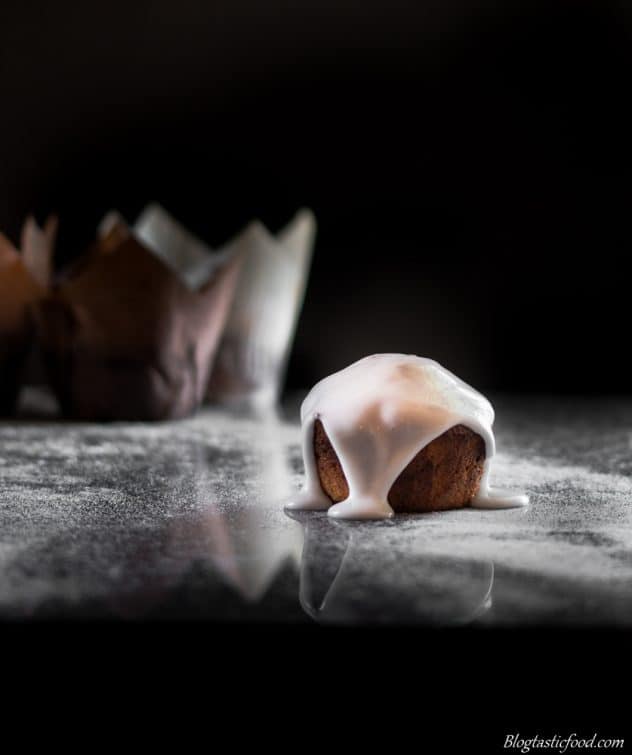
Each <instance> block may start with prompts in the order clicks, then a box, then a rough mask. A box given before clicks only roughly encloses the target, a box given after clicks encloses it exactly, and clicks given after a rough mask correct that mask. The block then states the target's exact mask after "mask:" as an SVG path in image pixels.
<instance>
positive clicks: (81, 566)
mask: <svg viewBox="0 0 632 755" xmlns="http://www.w3.org/2000/svg"><path fill="white" fill-rule="evenodd" d="M492 398H493V399H494V403H495V406H496V410H497V420H496V434H497V446H498V455H497V458H496V460H495V464H494V468H493V480H492V481H493V483H494V484H498V485H500V486H503V487H517V488H522V489H526V490H527V491H528V493H529V495H530V496H531V503H530V505H529V506H528V507H527V508H525V509H511V510H502V511H483V510H474V509H465V510H460V511H450V512H442V513H431V514H424V515H416V516H412V515H410V516H397V517H395V518H394V519H392V520H390V521H384V522H366V523H358V522H345V521H334V520H330V519H328V517H327V516H326V514H323V513H303V514H293V515H292V516H289V515H288V514H287V513H286V512H285V511H284V509H283V502H284V501H285V500H287V499H288V497H289V496H291V495H292V492H293V491H296V490H297V489H298V488H299V487H300V484H301V480H302V471H303V464H302V459H301V453H300V448H299V439H300V434H299V426H298V423H297V410H296V403H295V402H292V403H291V404H290V405H288V406H287V407H285V409H284V410H283V411H280V412H275V413H270V414H269V415H266V416H259V417H254V416H247V415H235V414H231V413H230V412H229V411H227V410H221V409H212V408H205V409H204V410H203V411H201V412H199V413H198V414H197V415H196V416H195V417H193V418H191V419H187V420H182V421H178V422H169V423H156V424H139V423H114V424H89V423H68V422H63V421H60V420H57V419H55V417H54V416H49V417H48V418H46V416H44V415H43V414H42V411H41V410H38V411H37V412H35V413H34V412H33V411H32V410H29V409H28V408H27V410H26V413H25V414H24V415H23V416H22V418H20V419H14V420H3V421H1V422H0V618H2V619H25V618H74V617H77V618H79V617H81V618H86V617H94V618H104V617H107V618H120V619H150V618H185V619H191V618H203V619H211V620H215V621H230V622H235V621H237V622H280V623H283V624H286V623H294V624H303V623H306V624H309V623H314V622H316V623H321V624H354V625H357V624H396V625H408V624H417V625H433V626H434V625H440V626H461V625H475V626H542V625H546V626H548V625H564V626H607V627H610V626H630V625H632V400H630V399H620V398H607V399H580V398H564V399H554V398H524V397H523V398H519V397H502V396H501V397H492Z"/></svg>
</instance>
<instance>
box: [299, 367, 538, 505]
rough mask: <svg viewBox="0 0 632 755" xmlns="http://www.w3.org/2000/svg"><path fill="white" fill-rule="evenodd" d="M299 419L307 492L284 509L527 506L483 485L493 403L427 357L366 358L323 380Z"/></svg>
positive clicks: (522, 499) (491, 444)
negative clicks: (301, 431)
mask: <svg viewBox="0 0 632 755" xmlns="http://www.w3.org/2000/svg"><path fill="white" fill-rule="evenodd" d="M301 421H302V430H303V459H304V462H305V471H306V486H305V489H304V491H303V492H302V493H300V494H299V495H298V496H297V498H296V500H294V501H292V502H291V503H290V504H289V507H290V508H295V509H328V510H329V511H328V513H329V515H330V516H334V517H338V518H343V519H383V518H387V517H390V516H392V515H393V513H394V512H397V513H399V512H428V511H440V510H445V509H455V508H461V507H464V506H468V505H472V506H479V507H481V508H500V507H505V506H521V505H524V504H525V503H526V502H527V499H526V496H524V495H515V494H513V493H511V492H508V491H502V490H496V489H492V488H490V487H489V485H488V472H489V461H490V459H491V457H492V456H493V454H494V449H495V443H494V436H493V433H492V429H491V428H492V424H493V421H494V410H493V408H492V405H491V404H490V403H489V401H488V400H487V399H486V398H485V397H484V396H482V395H481V394H480V393H478V392H477V391H476V390H474V388H472V387H471V386H469V385H467V383H464V382H463V381H462V380H460V379H459V378H457V377H456V376H455V375H453V374H452V373H451V372H449V371H448V370H446V369H445V368H444V367H442V366H441V365H440V364H438V363H437V362H435V361H433V360H431V359H425V358H422V357H417V356H413V355H404V354H375V355H373V356H370V357H365V358H364V359H361V360H360V361H358V362H355V363H354V364H352V365H351V366H349V367H347V368H346V369H344V370H341V371H340V372H337V373H335V374H333V375H330V376H329V377H327V378H325V379H324V380H321V381H320V383H318V384H317V385H316V386H315V387H314V388H313V389H312V391H310V393H309V394H308V396H307V398H306V399H305V401H304V402H303V405H302V407H301ZM332 504H333V505H332Z"/></svg>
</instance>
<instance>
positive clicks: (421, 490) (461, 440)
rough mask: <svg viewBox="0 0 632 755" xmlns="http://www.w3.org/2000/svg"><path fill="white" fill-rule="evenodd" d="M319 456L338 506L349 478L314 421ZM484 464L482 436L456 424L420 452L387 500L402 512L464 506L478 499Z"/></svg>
mask: <svg viewBox="0 0 632 755" xmlns="http://www.w3.org/2000/svg"><path fill="white" fill-rule="evenodd" d="M314 455H315V458H316V469H317V471H318V477H319V479H320V484H321V487H322V489H323V491H324V492H325V494H326V495H327V496H328V497H329V498H330V499H331V500H332V501H333V502H334V503H338V502H339V501H344V500H345V498H347V496H348V495H349V486H348V485H347V479H346V477H345V474H344V471H343V469H342V466H341V465H340V461H339V460H338V456H337V454H336V452H335V451H334V448H333V446H332V445H331V443H330V441H329V438H328V437H327V433H326V432H325V428H324V427H323V424H322V422H321V421H320V420H316V422H315V423H314ZM484 464H485V441H484V440H483V438H481V436H480V435H478V434H477V433H475V432H474V431H472V430H470V429H469V428H468V427H465V426H464V425H455V426H454V427H451V428H450V429H449V430H446V432H445V433H443V435H440V436H439V437H438V438H435V440H433V441H432V443H429V444H428V445H427V446H426V447H425V448H422V449H421V451H420V452H419V453H418V454H417V455H416V456H415V458H414V459H413V460H412V461H411V462H410V463H409V464H408V466H407V467H406V468H405V469H404V471H403V472H402V473H401V474H400V475H399V477H398V478H397V479H396V480H395V482H394V483H393V486H392V487H391V490H390V492H389V494H388V502H389V503H390V505H391V507H392V508H393V511H396V512H398V513H400V512H401V513H403V512H419V511H440V510H443V509H457V508H462V507H463V506H467V505H468V504H469V503H470V502H471V500H472V498H474V496H475V495H476V493H477V491H478V488H479V485H480V482H481V477H482V475H483V467H484Z"/></svg>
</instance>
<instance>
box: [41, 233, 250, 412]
mask: <svg viewBox="0 0 632 755" xmlns="http://www.w3.org/2000/svg"><path fill="white" fill-rule="evenodd" d="M240 265H241V259H240V257H239V256H233V257H232V258H230V259H228V260H226V261H225V262H224V264H223V265H221V266H220V267H219V268H218V269H217V270H216V271H215V272H214V274H213V275H212V277H211V278H210V279H209V280H208V282H207V283H206V284H205V285H203V286H202V287H201V288H199V289H197V290H191V289H190V288H189V287H187V286H186V285H185V283H184V282H183V281H182V280H181V279H180V277H179V276H178V275H176V274H175V273H174V272H173V271H172V270H171V269H170V268H169V267H167V266H166V265H165V263H164V262H163V261H162V260H161V259H159V258H158V256H156V254H154V253H153V252H152V251H151V250H150V249H149V248H148V247H146V246H145V245H144V244H143V243H142V242H141V241H140V240H139V239H138V238H137V237H136V236H135V235H134V234H132V233H130V232H129V231H128V229H127V228H126V226H124V224H121V223H115V224H113V225H112V226H111V227H110V228H109V229H108V231H107V233H106V234H105V235H103V237H102V238H100V239H99V240H98V241H97V243H96V244H95V245H94V246H93V247H92V249H91V250H89V252H88V253H87V254H86V255H85V256H84V258H83V259H81V260H79V261H78V262H77V263H76V264H75V265H73V267H72V268H71V270H70V271H69V273H68V274H67V276H66V278H65V279H64V280H62V282H61V283H60V284H59V286H58V287H57V288H56V290H55V291H53V292H52V293H51V295H50V296H49V297H48V298H47V299H46V300H44V301H41V302H40V303H39V304H38V306H37V307H36V309H35V316H36V322H37V327H38V338H39V342H40V345H41V348H42V352H43V354H44V359H45V363H46V366H47V368H48V372H49V378H50V383H51V386H52V387H53V389H54V390H55V392H56V394H57V397H58V399H59V402H60V404H61V408H62V411H63V413H64V415H65V416H67V417H71V418H74V419H82V420H164V419H175V418H179V417H184V416H186V415H188V414H190V413H191V412H192V411H194V410H195V409H196V408H197V406H198V405H199V404H200V402H201V401H202V399H203V397H204V392H205V390H206V386H207V383H208V379H209V374H210V370H211V368H212V364H213V358H214V355H215V351H216V347H217V345H218V343H219V338H220V336H221V333H222V330H223V327H224V324H225V321H226V317H227V316H228V312H229V309H230V304H231V301H232V296H233V293H234V290H235V285H236V282H237V277H238V274H239V268H240Z"/></svg>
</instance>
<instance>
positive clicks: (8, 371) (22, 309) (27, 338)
mask: <svg viewBox="0 0 632 755" xmlns="http://www.w3.org/2000/svg"><path fill="white" fill-rule="evenodd" d="M56 229H57V221H56V219H55V218H52V217H51V218H49V219H48V220H47V221H46V224H45V226H44V228H43V229H40V228H39V227H38V226H37V224H36V223H35V220H34V219H33V218H31V217H29V218H27V220H26V222H25V223H24V227H23V229H22V238H21V243H20V247H21V248H20V251H18V250H17V249H16V248H15V247H14V246H13V244H12V243H11V242H10V241H9V240H8V239H7V238H6V236H4V235H3V234H1V233H0V416H6V415H8V414H11V413H12V412H13V411H14V409H15V406H16V403H17V398H18V394H19V392H20V388H21V387H22V384H23V381H24V376H25V370H26V366H27V362H28V359H29V356H30V354H31V352H32V348H33V344H34V337H35V330H34V323H33V319H32V317H31V308H32V307H33V306H34V305H35V304H36V303H37V302H38V301H40V300H41V299H42V298H43V297H44V296H45V295H46V289H47V286H48V283H49V277H50V269H51V262H52V255H53V247H54V243H55V233H56Z"/></svg>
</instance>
